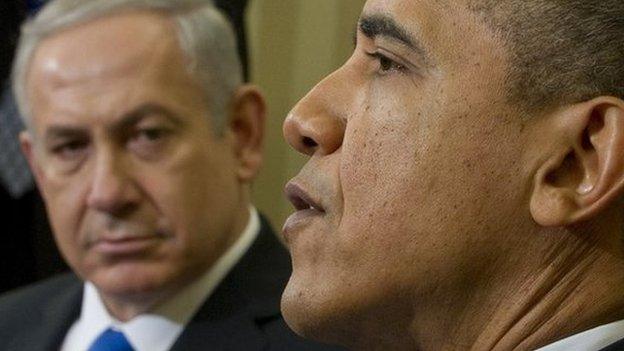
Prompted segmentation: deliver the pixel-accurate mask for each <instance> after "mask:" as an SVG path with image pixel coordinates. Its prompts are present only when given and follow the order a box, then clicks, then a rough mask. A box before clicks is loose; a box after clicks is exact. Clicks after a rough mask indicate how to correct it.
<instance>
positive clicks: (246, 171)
mask: <svg viewBox="0 0 624 351" xmlns="http://www.w3.org/2000/svg"><path fill="white" fill-rule="evenodd" d="M230 111H231V115H230V119H229V122H228V130H229V132H230V133H231V135H232V136H233V139H234V153H235V157H236V159H237V160H238V167H237V175H238V178H239V179H240V180H241V181H243V182H245V183H249V182H251V181H252V180H253V179H254V178H255V176H256V175H257V174H258V172H259V171H260V167H261V166H262V150H263V145H264V125H265V120H266V103H265V100H264V97H263V96H262V93H260V91H259V90H258V89H257V88H256V87H254V86H251V85H244V86H241V87H239V88H238V89H237V90H236V92H235V93H234V97H233V98H232V104H231V110H230Z"/></svg>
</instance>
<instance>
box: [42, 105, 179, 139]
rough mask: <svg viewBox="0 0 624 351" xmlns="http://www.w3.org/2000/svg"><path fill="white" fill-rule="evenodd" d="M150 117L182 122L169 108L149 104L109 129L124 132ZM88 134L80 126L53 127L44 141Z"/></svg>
mask: <svg viewBox="0 0 624 351" xmlns="http://www.w3.org/2000/svg"><path fill="white" fill-rule="evenodd" d="M149 115H160V116H164V117H165V118H166V119H167V120H168V121H170V122H172V123H173V124H175V125H176V126H180V125H181V124H182V121H181V120H180V118H179V117H177V116H176V114H175V113H173V112H172V111H171V110H169V109H168V108H166V107H164V106H161V105H158V104H152V103H147V104H144V105H140V106H139V107H138V108H136V109H134V110H132V111H130V112H129V113H126V114H125V115H124V117H123V118H122V119H121V120H120V121H118V122H115V123H114V124H113V125H112V126H110V127H108V128H107V129H108V130H109V131H124V130H127V129H129V128H131V127H132V126H133V125H135V124H137V123H138V122H139V121H141V120H142V119H143V118H145V117H147V116H149ZM87 134H88V130H87V128H84V127H80V126H77V127H76V126H65V125H53V126H50V127H49V128H48V129H47V130H46V132H45V135H44V140H46V141H47V142H51V141H54V140H63V139H73V138H84V137H85V135H87Z"/></svg>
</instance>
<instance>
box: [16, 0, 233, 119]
mask: <svg viewBox="0 0 624 351" xmlns="http://www.w3.org/2000/svg"><path fill="white" fill-rule="evenodd" d="M130 10H145V11H158V12H162V13H164V14H166V15H168V16H171V18H172V20H173V21H174V23H175V25H176V27H177V37H178V40H179V42H180V47H181V48H182V50H183V52H184V53H185V54H186V56H187V58H188V59H189V60H190V62H191V64H190V65H189V70H190V72H189V73H191V75H192V76H193V77H195V79H196V80H197V82H198V83H199V84H200V86H201V87H202V88H203V90H204V92H205V94H206V99H207V101H208V105H209V106H210V112H211V113H212V114H213V118H214V121H213V124H214V126H215V130H216V131H222V129H223V127H224V125H225V122H226V121H225V119H226V118H227V112H228V106H229V102H230V99H231V97H232V95H233V93H234V91H235V90H236V88H237V87H238V86H239V85H240V84H242V81H243V79H242V71H241V63H240V59H239V57H238V55H237V51H236V39H235V35H234V32H233V30H232V28H231V26H230V24H229V22H228V21H227V20H226V19H225V18H224V16H223V15H222V14H221V13H220V12H219V10H217V8H216V7H215V6H214V5H213V3H212V1H211V0H53V1H51V2H50V3H48V4H47V5H46V6H45V7H44V8H43V10H42V11H41V12H40V13H39V14H38V15H37V16H36V17H35V18H33V19H32V20H29V21H28V22H26V23H25V24H24V25H23V27H22V34H21V37H20V40H19V43H18V47H17V52H16V58H15V62H14V64H13V91H14V93H15V97H16V100H17V105H18V108H19V111H20V114H21V115H22V118H23V120H24V122H25V124H26V125H27V126H28V127H29V128H30V127H32V126H31V125H30V122H31V117H32V116H31V111H30V109H29V108H28V96H27V86H26V85H27V82H26V80H27V74H28V69H29V65H30V62H31V60H32V57H33V55H34V53H35V51H36V49H37V47H38V45H39V44H40V43H41V41H42V40H44V39H45V38H47V37H49V36H52V35H54V34H55V33H58V32H60V31H62V30H64V29H67V28H70V27H72V26H76V25H79V24H82V23H85V22H88V21H91V20H94V19H97V18H101V17H105V16H110V15H113V14H117V13H120V12H124V11H130Z"/></svg>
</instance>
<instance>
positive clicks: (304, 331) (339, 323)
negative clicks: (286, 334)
mask: <svg viewBox="0 0 624 351" xmlns="http://www.w3.org/2000/svg"><path fill="white" fill-rule="evenodd" d="M302 286H303V287H302ZM336 296H340V295H335V294H334V292H332V291H331V289H328V287H327V286H325V285H324V284H319V283H316V284H314V285H313V286H312V288H310V287H306V285H299V284H296V283H295V282H294V281H293V279H292V277H291V281H290V282H289V283H288V285H287V286H286V289H285V290H284V293H283V295H282V303H281V309H282V315H283V316H284V320H285V321H286V323H287V324H288V326H289V327H290V328H291V329H292V330H293V331H294V332H295V333H297V334H298V335H300V336H302V337H304V338H306V339H311V340H315V341H319V342H323V343H328V344H335V345H343V346H349V345H350V344H351V342H352V337H353V334H352V333H349V332H346V331H347V330H351V329H353V328H352V327H351V328H350V327H349V326H350V325H351V323H349V320H350V318H349V317H348V316H349V315H350V314H349V313H347V312H346V311H345V307H347V305H345V304H344V303H342V302H345V301H344V299H337V298H334V297H336ZM343 296H344V295H343ZM347 302H348V301H347ZM352 331H353V330H352Z"/></svg>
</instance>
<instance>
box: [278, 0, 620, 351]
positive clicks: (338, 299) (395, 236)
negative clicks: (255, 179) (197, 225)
mask: <svg viewBox="0 0 624 351" xmlns="http://www.w3.org/2000/svg"><path fill="white" fill-rule="evenodd" d="M622 18H624V3H623V2H621V1H615V0H611V1H581V0H571V1H546V0H543V1H542V0H534V1H533V0H532V1H524V0H512V1H489V0H459V1H437V0H423V1H414V0H369V1H367V3H366V5H365V6H364V9H363V12H362V15H361V18H360V20H359V23H358V29H357V43H356V47H355V51H354V53H353V55H352V57H351V58H350V59H349V60H348V61H347V62H346V63H345V65H344V66H343V67H341V68H340V69H338V70H337V71H336V72H334V73H333V74H331V75H330V76H328V77H327V78H326V79H325V80H323V81H322V82H321V83H319V84H318V85H317V86H316V87H315V88H314V89H313V90H312V91H311V92H310V93H309V94H308V95H307V96H306V97H305V98H303V99H302V100H301V101H300V102H299V104H298V105H297V106H296V107H295V108H294V109H293V111H292V112H291V113H290V114H289V116H288V117H287V119H286V121H285V122H284V134H285V137H286V139H287V140H288V142H289V143H290V145H291V146H292V147H293V148H295V149H296V150H298V151H299V152H301V153H304V154H306V155H308V156H309V157H310V158H309V161H308V163H307V164H306V165H305V166H304V167H303V168H302V170H301V172H300V173H299V175H297V176H296V177H295V178H294V179H293V180H292V181H291V182H290V183H289V184H288V185H287V187H286V193H287V195H288V197H289V198H290V200H291V201H292V202H293V204H294V205H295V208H296V210H297V211H296V213H295V214H293V215H292V216H291V217H290V218H289V219H288V221H287V223H286V224H285V227H284V236H285V240H286V241H287V243H288V246H289V249H290V251H291V254H292V257H293V275H292V277H291V279H290V281H289V283H288V285H287V287H286V291H285V293H284V296H283V298H282V311H283V313H284V316H285V318H286V320H287V322H288V324H289V325H290V326H291V327H293V329H294V330H295V331H297V332H298V333H300V334H301V335H304V336H308V337H311V338H314V339H317V340H324V341H331V342H336V343H340V344H343V345H346V346H349V347H351V348H352V349H354V350H366V349H373V350H435V351H437V350H534V349H537V348H540V347H544V348H543V349H542V350H548V351H553V350H591V351H594V350H601V349H604V350H623V349H624V345H623V343H622V341H620V342H618V340H621V339H622V338H624V321H623V319H624V294H623V293H622V292H623V291H624V245H623V243H624V241H623V240H622V239H623V235H624V233H623V231H624V208H623V206H622V205H623V196H622V195H623V190H624V189H623V188H624V156H623V155H624V100H623V99H624V40H622V38H623V37H624V21H622Z"/></svg>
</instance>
